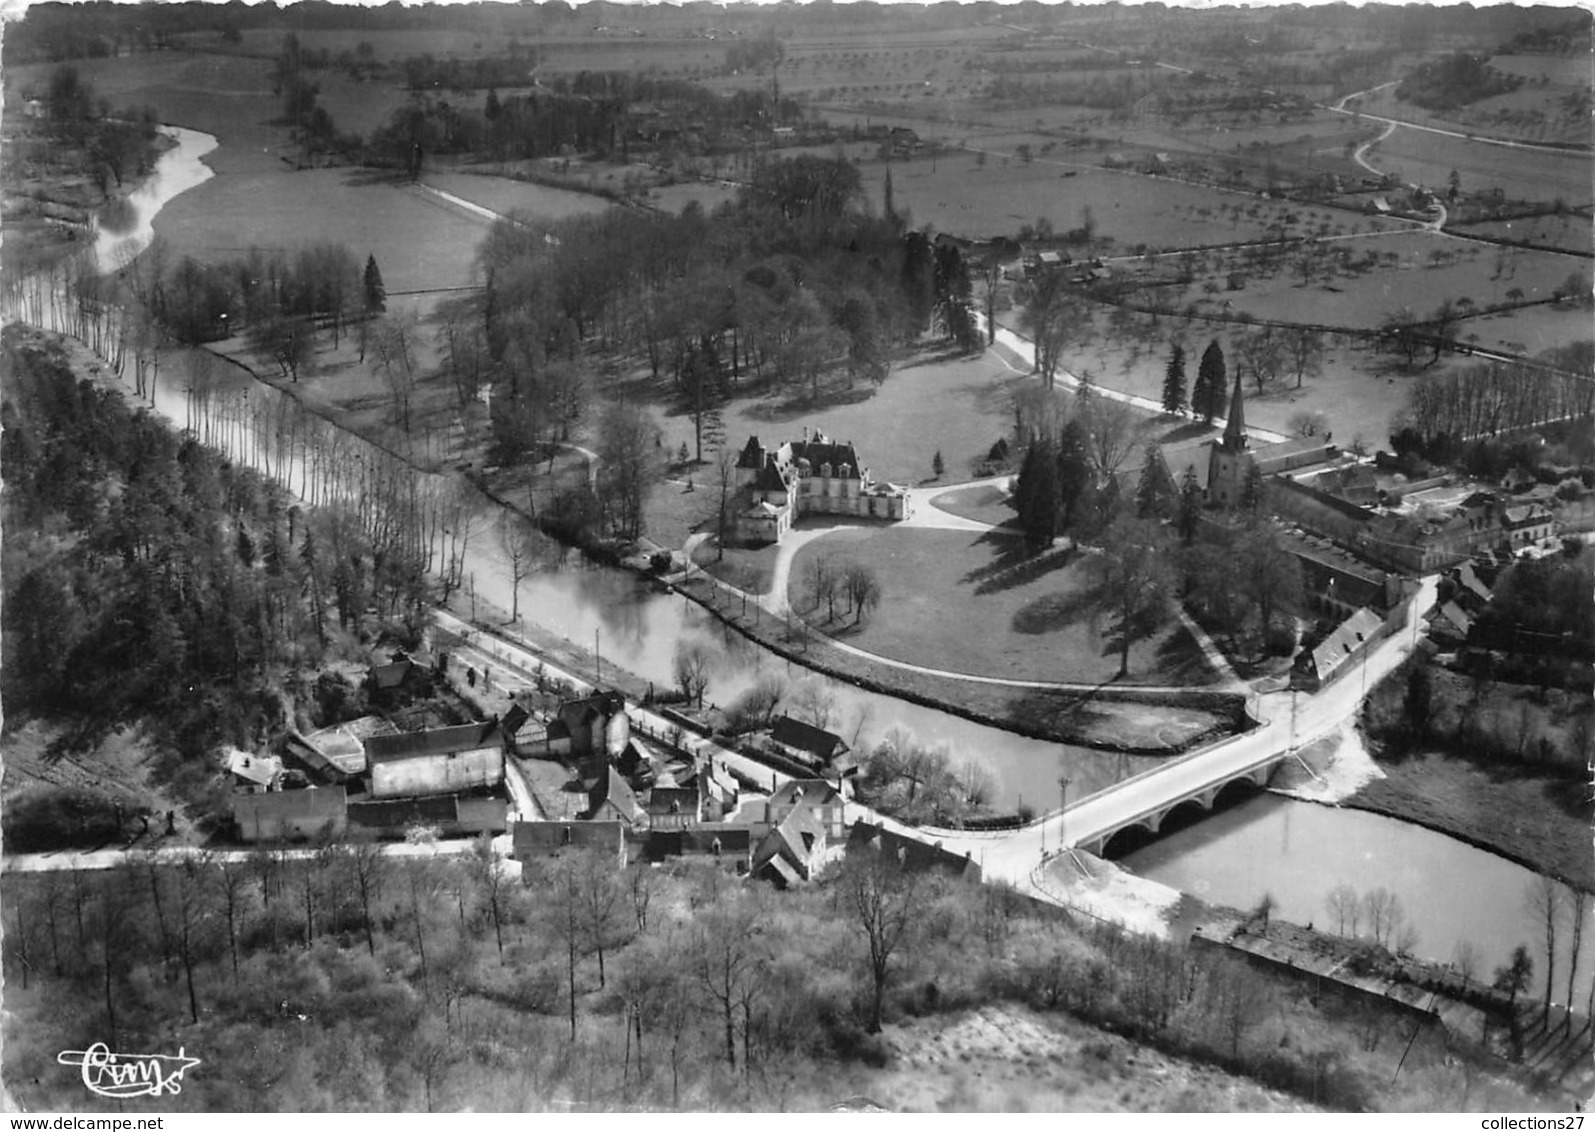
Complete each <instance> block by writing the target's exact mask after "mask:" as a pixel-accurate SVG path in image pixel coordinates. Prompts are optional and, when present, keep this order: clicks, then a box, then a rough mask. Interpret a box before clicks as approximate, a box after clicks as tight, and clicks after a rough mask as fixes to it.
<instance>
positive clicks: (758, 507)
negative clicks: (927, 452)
mask: <svg viewBox="0 0 1595 1132" xmlns="http://www.w3.org/2000/svg"><path fill="white" fill-rule="evenodd" d="M736 486H737V491H738V494H739V496H740V502H739V503H738V506H737V510H736V517H737V538H738V539H739V540H740V541H742V542H745V543H753V544H762V543H769V542H778V541H780V538H781V536H782V535H784V534H785V533H786V532H787V531H788V530H789V529H790V528H791V526H792V524H793V523H794V522H796V521H797V520H798V519H800V518H802V517H803V516H804V515H810V514H824V515H855V516H858V517H860V518H869V517H874V518H880V519H889V520H897V519H904V518H907V517H908V489H907V488H906V487H901V486H898V485H895V484H883V483H877V482H876V481H875V479H874V478H873V477H872V476H871V475H870V471H869V469H868V468H866V467H864V466H863V465H862V464H860V463H859V458H858V452H857V450H856V449H855V448H854V447H853V444H852V442H851V441H835V440H831V439H830V438H829V437H827V436H826V435H825V434H824V433H821V432H818V431H816V432H815V433H814V434H813V435H812V436H810V434H809V430H808V429H807V428H806V427H805V428H804V430H803V439H802V440H788V441H785V442H783V443H782V444H780V445H779V446H778V447H776V448H774V449H766V448H765V446H764V445H763V444H762V443H761V442H760V441H759V438H758V437H757V436H750V437H749V438H748V442H747V444H745V445H744V446H743V448H742V451H741V453H740V454H739V455H738V456H737V464H736Z"/></svg>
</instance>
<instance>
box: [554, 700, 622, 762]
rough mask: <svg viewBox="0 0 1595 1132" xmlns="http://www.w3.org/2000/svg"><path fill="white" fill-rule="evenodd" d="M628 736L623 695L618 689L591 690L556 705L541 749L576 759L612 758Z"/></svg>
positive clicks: (617, 753)
mask: <svg viewBox="0 0 1595 1132" xmlns="http://www.w3.org/2000/svg"><path fill="white" fill-rule="evenodd" d="M630 738H631V720H630V718H628V717H627V715H626V697H625V696H622V695H621V694H620V693H619V692H594V693H593V694H592V695H590V696H584V697H582V698H581V699H579V700H566V701H565V702H564V703H562V704H560V705H559V710H558V711H557V712H556V713H555V716H554V718H553V719H552V720H550V721H549V724H548V731H547V735H546V737H545V740H544V749H543V751H542V752H541V753H542V754H543V755H545V756H546V757H549V758H561V757H564V758H570V759H574V760H576V761H585V760H590V759H596V758H599V757H602V758H604V759H606V760H607V759H615V758H619V757H620V756H621V754H622V753H623V752H624V751H625V749H626V743H627V742H628V741H629V740H630Z"/></svg>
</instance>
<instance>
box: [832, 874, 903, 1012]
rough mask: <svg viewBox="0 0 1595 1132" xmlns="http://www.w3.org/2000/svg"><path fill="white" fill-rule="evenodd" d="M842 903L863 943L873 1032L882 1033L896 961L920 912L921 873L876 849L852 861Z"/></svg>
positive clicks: (845, 875)
mask: <svg viewBox="0 0 1595 1132" xmlns="http://www.w3.org/2000/svg"><path fill="white" fill-rule="evenodd" d="M841 885H842V889H841V890H842V894H843V898H844V899H845V900H846V902H847V907H848V911H849V912H851V913H852V917H853V918H852V927H853V929H854V930H855V931H857V932H858V934H859V935H861V936H862V937H863V939H864V943H865V947H866V952H867V953H866V962H867V963H868V966H869V973H870V982H871V988H872V992H873V993H872V994H871V997H870V1020H869V1032H870V1033H872V1034H878V1033H880V1031H881V1024H882V1021H883V1015H884V1012H885V1008H886V982H887V979H888V978H889V976H890V975H891V964H892V957H893V956H894V955H896V954H897V952H898V951H899V950H900V949H901V948H902V947H904V946H905V945H906V944H907V942H908V939H909V934H910V932H911V930H912V928H913V925H914V923H915V920H916V917H917V916H918V914H919V912H920V908H919V900H920V885H919V876H918V874H916V873H914V872H912V871H910V870H908V869H907V868H905V867H904V860H903V858H902V857H901V856H900V855H899V853H894V852H892V851H890V850H881V849H878V850H876V851H874V852H865V853H860V854H856V855H853V856H850V857H849V858H848V861H847V864H846V866H845V867H844V868H843V871H842V878H841Z"/></svg>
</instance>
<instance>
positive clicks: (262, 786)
mask: <svg viewBox="0 0 1595 1132" xmlns="http://www.w3.org/2000/svg"><path fill="white" fill-rule="evenodd" d="M227 773H228V774H230V775H232V778H233V790H234V791H235V792H236V793H239V794H265V793H267V792H268V791H271V790H281V789H282V776H283V769H282V760H281V759H279V758H277V757H275V756H273V755H264V756H262V755H252V754H250V753H249V752H248V751H240V750H238V749H237V748H233V749H231V750H229V751H228V752H227Z"/></svg>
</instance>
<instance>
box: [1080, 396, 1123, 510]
mask: <svg viewBox="0 0 1595 1132" xmlns="http://www.w3.org/2000/svg"><path fill="white" fill-rule="evenodd" d="M1080 388H1081V392H1082V393H1084V392H1085V390H1086V389H1087V388H1088V387H1087V385H1086V384H1085V383H1083V382H1082V384H1081V387H1080ZM1077 419H1078V420H1079V421H1080V423H1081V427H1082V428H1083V429H1084V430H1085V433H1086V438H1087V441H1088V443H1089V445H1090V451H1091V465H1092V467H1093V468H1094V469H1095V471H1096V482H1097V483H1099V484H1100V483H1105V482H1107V481H1108V480H1110V479H1112V478H1113V477H1114V476H1116V475H1118V472H1119V468H1120V467H1122V466H1123V465H1124V461H1125V458H1126V457H1128V456H1129V454H1130V450H1131V449H1132V448H1133V447H1134V446H1135V426H1136V416H1135V411H1134V410H1133V409H1131V408H1130V406H1129V405H1127V404H1125V403H1124V402H1123V401H1118V400H1115V399H1113V398H1111V397H1103V396H1100V395H1094V394H1093V395H1091V396H1089V397H1085V398H1083V399H1082V404H1081V408H1080V415H1079V417H1078V418H1077ZM1065 431H1067V429H1066V430H1065ZM1067 501H1068V497H1067V496H1066V497H1065V504H1066V505H1067Z"/></svg>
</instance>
